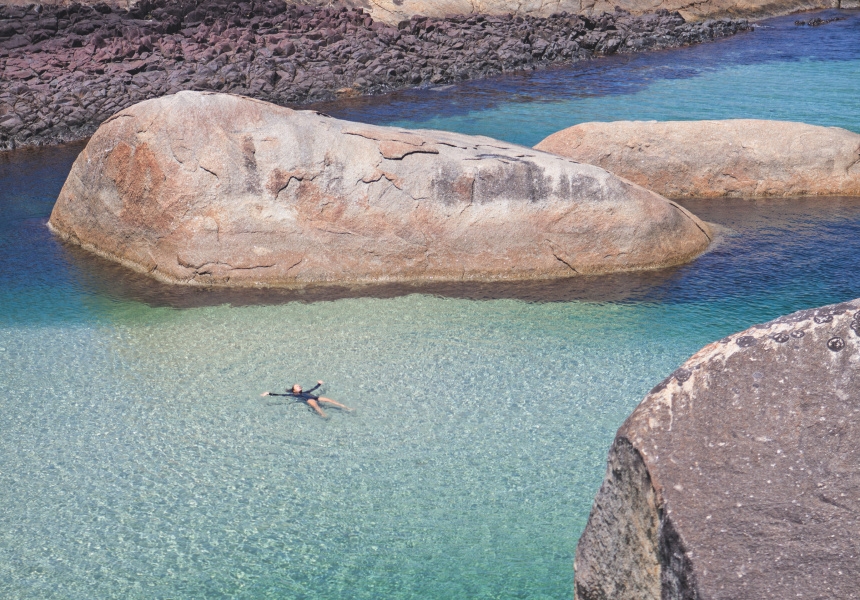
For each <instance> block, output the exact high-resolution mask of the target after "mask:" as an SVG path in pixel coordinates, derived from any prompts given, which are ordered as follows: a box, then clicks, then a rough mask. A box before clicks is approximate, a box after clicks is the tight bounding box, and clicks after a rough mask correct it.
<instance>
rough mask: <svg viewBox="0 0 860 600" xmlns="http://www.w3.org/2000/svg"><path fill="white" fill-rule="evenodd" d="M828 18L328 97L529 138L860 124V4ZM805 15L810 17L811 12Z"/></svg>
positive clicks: (367, 117) (338, 108)
mask: <svg viewBox="0 0 860 600" xmlns="http://www.w3.org/2000/svg"><path fill="white" fill-rule="evenodd" d="M816 14H819V15H821V16H841V17H846V19H845V20H844V21H838V22H835V23H831V24H829V25H827V26H824V27H797V26H795V25H794V21H795V20H796V19H797V18H798V16H789V17H782V18H778V19H771V20H769V21H765V22H763V23H761V25H760V26H759V27H758V28H757V29H756V30H755V32H752V33H744V34H740V35H738V36H735V37H732V38H728V39H725V40H720V41H718V42H715V43H711V44H703V45H700V46H695V47H691V48H686V49H683V50H672V51H661V52H653V53H647V54H634V55H627V56H613V57H609V58H607V59H603V60H597V61H589V62H583V63H578V64H575V65H573V66H569V67H566V68H562V69H552V70H549V71H538V72H534V73H527V74H522V75H518V76H512V77H507V78H499V79H491V80H485V81H476V82H469V83H466V84H463V85H459V86H450V87H447V88H442V89H437V90H412V91H406V92H401V93H398V94H395V95H393V96H392V97H386V98H384V99H382V100H377V99H374V98H362V99H357V100H355V101H352V102H350V103H348V104H340V105H333V106H328V105H323V106H321V108H322V109H323V110H324V111H325V112H328V113H330V114H332V115H333V116H336V117H340V118H344V119H351V120H358V121H369V122H374V123H381V124H388V125H399V126H403V127H424V128H430V129H446V130H455V131H462V132H464V133H471V134H480V135H489V136H491V137H495V138H498V139H503V140H507V141H510V142H515V143H518V144H525V145H528V146H532V145H534V144H536V143H538V142H539V141H540V140H542V139H543V138H544V137H546V136H548V135H550V134H551V133H554V132H556V131H558V130H560V129H563V128H565V127H569V126H571V125H575V124H577V123H582V122H586V121H617V120H624V119H632V120H650V119H655V120H660V121H666V120H693V119H738V118H746V119H776V120H784V121H801V122H804V123H811V124H815V125H827V126H836V127H844V128H846V129H849V130H851V131H857V132H860V121H858V118H857V115H858V114H860V11H823V12H821V13H816ZM803 18H809V16H808V15H803Z"/></svg>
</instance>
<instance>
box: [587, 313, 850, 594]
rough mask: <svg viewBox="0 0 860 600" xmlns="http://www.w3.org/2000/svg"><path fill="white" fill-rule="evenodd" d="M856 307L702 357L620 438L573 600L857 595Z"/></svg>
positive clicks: (763, 332) (783, 322) (733, 342)
mask: <svg viewBox="0 0 860 600" xmlns="http://www.w3.org/2000/svg"><path fill="white" fill-rule="evenodd" d="M858 390H860V300H855V301H853V302H849V303H844V304H837V305H833V306H827V307H824V308H819V309H815V310H807V311H802V312H799V313H795V314H793V315H789V316H787V317H782V318H780V319H777V320H775V321H771V322H770V323H767V324H764V325H758V326H755V327H753V328H751V329H749V330H747V331H744V332H742V333H739V334H737V335H733V336H731V337H728V338H726V339H723V340H721V341H719V342H715V343H713V344H711V345H709V346H706V347H705V348H703V349H702V350H701V351H699V352H698V353H697V354H696V355H695V356H693V357H692V358H691V359H690V360H689V361H687V362H686V363H685V364H684V365H683V366H682V367H681V368H679V369H678V370H677V371H675V373H674V374H673V375H672V376H670V377H669V378H668V379H666V380H665V381H664V382H663V383H661V384H660V385H659V386H657V387H656V388H654V389H653V390H652V391H651V393H650V394H649V395H648V396H647V397H646V398H645V400H643V401H642V403H641V404H640V405H639V407H638V408H637V409H636V410H635V411H634V412H633V414H632V415H631V416H630V417H629V418H628V419H627V421H626V422H625V423H624V425H622V427H621V428H620V429H619V430H618V434H617V436H616V438H615V442H614V444H613V446H612V449H611V450H610V454H609V467H608V469H607V472H606V478H605V479H604V481H603V485H602V487H601V488H600V491H599V492H598V494H597V497H596V499H595V501H594V506H593V508H592V511H591V516H590V517H589V521H588V524H587V526H586V528H585V532H584V533H583V535H582V537H581V538H580V541H579V545H578V547H577V551H576V584H575V586H576V597H577V598H578V600H598V599H600V600H604V599H613V600H626V599H629V600H649V599H653V600H656V599H662V600H675V599H685V600H688V599H689V600H694V599H701V600H705V599H708V600H710V599H717V598H722V599H726V600H728V599H731V600H745V599H749V600H761V599H765V598H775V599H776V598H779V599H785V598H858V597H860V570H858V568H857V565H858V564H860V519H858V515H860V444H858V440H860V391H858Z"/></svg>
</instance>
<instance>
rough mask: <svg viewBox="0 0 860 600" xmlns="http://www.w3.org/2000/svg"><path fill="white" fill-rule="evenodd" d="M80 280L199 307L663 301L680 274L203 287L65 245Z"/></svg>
mask: <svg viewBox="0 0 860 600" xmlns="http://www.w3.org/2000/svg"><path fill="white" fill-rule="evenodd" d="M61 247H62V251H63V253H64V255H65V258H66V260H67V261H68V263H69V269H70V271H73V273H74V275H73V277H74V279H75V280H76V281H77V282H78V284H79V285H80V286H81V287H82V288H84V289H86V290H87V291H89V292H90V293H93V294H98V295H101V296H105V297H108V298H112V299H114V300H119V301H135V302H142V303H145V304H147V305H149V306H152V307H169V308H180V309H181V308H198V307H205V306H220V305H223V304H229V305H231V306H254V305H273V304H284V303H287V302H324V301H333V300H341V299H345V298H397V297H400V296H407V295H409V294H425V295H432V296H441V297H446V298H459V299H466V300H499V299H513V300H521V301H524V302H570V301H574V300H579V301H593V302H625V301H641V300H645V299H648V300H659V296H660V293H659V290H661V289H670V288H671V287H672V286H671V285H668V284H669V283H670V282H671V280H672V279H673V278H675V277H677V275H678V271H679V269H682V268H683V267H673V268H668V269H660V270H656V271H636V272H630V273H614V274H610V275H599V276H581V277H570V278H564V279H543V280H531V281H444V282H442V281H440V282H417V283H400V282H397V283H372V284H356V285H338V284H318V285H310V286H307V287H304V288H301V289H287V288H225V287H197V286H184V285H172V284H167V283H162V282H160V281H157V280H155V279H152V278H151V277H148V276H146V275H143V274H142V273H137V272H135V271H132V270H130V269H128V268H127V267H124V266H122V265H120V264H118V263H115V262H112V261H109V260H107V259H104V258H102V257H100V256H96V255H93V254H91V253H90V252H88V251H86V250H83V249H82V248H80V247H78V246H74V245H71V244H65V243H63V244H61Z"/></svg>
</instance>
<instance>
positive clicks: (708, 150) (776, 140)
mask: <svg viewBox="0 0 860 600" xmlns="http://www.w3.org/2000/svg"><path fill="white" fill-rule="evenodd" d="M535 148H536V149H538V150H543V151H544V152H552V153H554V154H558V155H560V156H566V157H568V158H572V159H574V160H577V161H580V162H584V163H588V164H590V165H597V166H600V167H603V168H604V169H606V170H607V171H609V172H611V173H615V174H616V175H618V176H620V177H624V178H626V179H629V180H630V181H633V182H635V183H638V184H639V185H641V186H644V187H646V188H648V189H649V190H654V191H655V192H657V193H658V194H663V195H664V196H668V197H670V198H680V197H698V198H711V197H719V196H735V197H755V196H819V195H821V196H858V195H860V135H858V134H856V133H852V132H850V131H846V130H845V129H840V128H838V127H818V126H815V125H806V124H804V123H789V122H785V121H759V120H752V119H736V120H727V121H666V122H657V121H616V122H612V123H582V124H581V125H576V126H574V127H570V128H568V129H564V130H562V131H559V132H557V133H554V134H552V135H551V136H549V137H547V138H546V139H544V140H543V141H541V142H540V143H539V144H538V145H537V146H535Z"/></svg>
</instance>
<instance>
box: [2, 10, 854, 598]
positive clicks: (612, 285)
mask: <svg viewBox="0 0 860 600" xmlns="http://www.w3.org/2000/svg"><path fill="white" fill-rule="evenodd" d="M852 19H854V20H852V21H847V22H840V23H835V24H832V25H828V26H826V27H822V28H819V29H814V30H813V29H808V30H803V31H798V30H797V29H794V28H792V27H787V26H786V27H782V29H779V27H777V26H774V27H773V29H772V30H760V31H758V32H756V33H754V34H752V35H749V36H744V37H742V38H736V39H735V40H729V41H727V42H720V43H719V44H712V45H709V46H708V48H709V50H708V51H707V55H708V56H707V60H705V59H703V58H702V53H704V52H705V51H704V50H702V48H705V47H699V48H691V49H686V50H680V51H676V52H666V53H659V55H649V57H650V58H649V59H648V60H649V61H652V62H648V63H647V64H648V65H650V67H649V68H648V69H645V71H647V73H648V76H647V77H644V76H643V77H642V78H640V79H639V80H634V79H633V78H631V76H630V70H629V69H631V68H632V67H631V65H633V66H636V65H637V64H638V63H637V61H640V60H645V59H644V58H641V57H632V58H623V60H621V59H619V60H618V61H615V62H610V61H606V64H603V63H600V64H598V63H597V62H596V63H594V64H593V65H591V66H590V67H589V68H598V69H603V73H602V75H601V76H600V77H595V78H592V79H588V77H585V76H581V75H576V74H578V73H580V72H581V69H584V68H585V67H583V66H581V65H579V66H574V67H570V68H568V69H567V70H565V69H558V70H554V71H551V72H543V73H539V74H532V75H530V76H522V77H513V78H510V79H506V80H498V81H496V82H489V83H486V86H488V87H487V88H481V89H491V90H498V88H499V86H502V87H503V88H504V89H505V91H504V93H502V92H498V91H495V92H493V94H495V96H493V94H490V93H489V92H487V93H486V94H485V96H486V97H489V96H493V97H494V100H493V101H492V102H488V103H482V102H481V101H480V99H481V98H482V97H483V96H481V94H478V93H477V92H476V91H475V90H476V89H478V87H476V86H478V83H474V84H469V86H471V87H469V86H466V87H463V88H456V89H449V90H443V91H435V92H430V91H424V92H413V94H414V96H410V98H411V99H412V100H411V101H410V102H411V103H412V104H411V106H413V107H414V111H416V112H415V113H414V114H420V115H421V118H420V119H419V118H415V117H414V116H413V117H410V119H409V120H408V122H409V123H420V124H421V125H422V126H428V124H430V123H432V124H434V125H436V124H443V125H444V126H445V127H450V128H459V129H461V130H462V129H468V130H470V131H475V132H481V133H489V134H492V135H496V136H498V137H508V138H509V139H511V138H516V136H531V137H530V138H529V139H533V138H535V137H538V139H539V137H542V136H543V133H542V132H543V131H544V129H545V128H547V127H550V126H553V125H552V123H553V121H555V122H556V124H557V125H558V126H563V125H564V124H566V120H568V119H574V118H575V115H592V114H595V111H599V112H600V114H605V115H606V118H616V116H617V117H618V118H620V117H624V118H629V117H636V118H646V117H655V118H668V117H672V116H673V115H679V114H690V115H699V114H700V113H698V112H696V111H711V113H708V114H707V115H704V114H703V115H702V116H713V115H716V114H720V115H722V116H751V115H749V114H747V113H746V112H744V111H743V110H741V109H739V108H737V107H739V106H750V104H749V103H747V104H744V101H743V96H744V94H743V93H740V92H739V90H744V89H749V88H750V87H755V88H757V89H758V90H759V91H758V93H759V94H760V96H759V97H765V96H767V95H768V94H777V93H778V92H779V90H778V89H776V88H775V86H776V84H775V83H773V82H778V81H782V80H783V79H784V78H785V73H792V74H793V79H792V81H791V83H792V85H791V86H783V88H780V89H786V90H790V89H791V88H795V89H801V90H805V93H804V94H794V95H792V94H787V95H785V97H784V99H783V100H781V101H780V102H779V103H776V104H775V106H777V107H778V110H779V111H780V113H779V114H786V115H801V116H802V119H804V120H813V119H806V116H803V115H809V114H813V113H812V112H810V111H814V112H815V114H817V115H819V117H820V118H819V120H818V121H817V122H834V123H835V122H839V120H840V119H841V120H846V121H850V120H851V119H852V118H854V119H856V115H857V114H858V112H857V111H856V110H854V112H853V113H850V112H847V109H846V107H848V106H855V108H856V102H857V91H858V90H857V87H856V86H857V85H858V80H857V79H856V78H855V79H854V80H853V86H854V87H851V85H852V79H851V77H850V72H849V73H848V74H846V71H845V69H849V70H850V69H851V68H854V69H855V71H854V72H855V73H856V62H855V61H856V54H857V53H858V51H860V50H858V48H857V43H858V42H857V40H858V39H860V38H857V37H856V33H857V29H856V26H857V20H856V17H852ZM777 25H778V24H777ZM780 27H781V26H780ZM852 28H853V29H852ZM763 31H764V32H766V31H774V32H780V31H781V32H782V33H781V34H780V35H776V33H774V34H773V35H771V36H770V37H768V38H767V39H766V40H764V41H762V37H756V36H759V34H760V33H762V32H763ZM839 32H842V33H841V34H840V33H839ZM799 35H803V36H807V37H805V38H803V39H805V40H807V42H808V43H807V45H806V46H805V47H806V48H807V49H815V52H813V51H812V50H809V53H808V54H809V56H807V57H806V58H804V57H803V56H800V57H799V56H798V54H799V53H800V52H801V50H802V45H801V44H799V43H798V41H797V38H796V37H795V36H799ZM838 35H843V37H842V38H841V42H840V41H839V40H838V39H836V40H832V39H831V38H832V37H833V36H837V37H838ZM814 36H820V37H821V38H822V40H820V43H817V44H816V43H813V42H814V41H815V38H814ZM828 40H829V41H828ZM765 42H766V44H765ZM780 44H781V46H780ZM750 45H753V46H755V45H757V46H758V50H756V52H752V51H751V50H749V48H748V47H747V46H750ZM840 45H841V48H842V49H843V50H842V51H843V53H844V54H845V55H846V56H847V59H846V60H842V59H840V58H834V57H831V58H829V59H827V58H826V57H822V56H821V53H822V52H824V50H822V48H825V49H826V47H829V46H832V47H834V48H836V47H839V46H840ZM721 48H722V49H724V51H725V53H726V55H725V56H723V57H722V58H721V55H720V51H721V50H720V49H721ZM780 48H782V50H780ZM852 52H853V53H854V54H853V55H852V54H851V53H852ZM816 53H817V54H816ZM751 54H755V55H756V56H759V57H767V60H764V59H762V60H758V61H746V63H744V64H739V63H738V62H737V61H735V62H733V59H732V57H737V56H741V57H744V56H749V55H751ZM783 54H784V55H785V59H784V60H781V59H780V58H779V56H781V55H783ZM852 56H854V58H852ZM658 58H659V61H658ZM654 61H657V62H654ZM658 62H659V63H660V64H662V65H663V66H662V67H660V68H657V67H658V65H657V63H658ZM813 62H814V63H815V64H816V65H817V67H816V68H814V69H813V68H809V69H805V68H798V67H803V65H806V64H807V63H813ZM673 65H674V66H673ZM702 65H706V66H707V68H705V66H702ZM721 65H722V66H721ZM851 65H854V66H853V67H852V66H851ZM753 68H755V69H757V70H758V71H756V73H757V75H756V77H757V79H756V81H755V82H753V84H750V83H749V82H747V83H746V84H744V85H746V86H747V87H746V88H743V87H741V88H738V87H737V86H740V85H742V84H743V82H744V76H743V74H742V73H743V72H747V73H749V72H751V71H743V69H753ZM643 69H644V67H643ZM640 70H641V69H640ZM678 72H683V73H684V76H683V77H681V76H676V75H677V73H678ZM659 73H673V75H672V76H671V77H662V78H661V77H659V76H658V75H659ZM575 75H576V76H575ZM535 77H536V78H538V79H539V80H540V81H541V82H543V84H542V85H544V86H545V88H546V89H550V88H552V89H556V90H561V89H565V90H571V89H575V88H576V85H575V81H574V80H576V78H577V77H580V79H583V78H584V79H585V80H586V84H585V85H584V87H585V88H588V86H589V85H592V87H593V85H596V82H597V81H598V80H601V79H602V80H603V81H604V82H605V83H606V89H604V90H603V91H602V92H601V93H597V92H596V91H594V89H592V88H589V89H590V91H589V90H588V89H586V92H588V93H585V92H583V93H582V94H580V95H579V96H576V97H574V96H573V95H572V94H568V95H569V96H570V97H565V98H563V99H562V98H559V97H558V95H556V96H553V95H552V94H550V93H547V94H545V96H544V99H543V100H541V99H537V100H535V99H534V95H535V94H536V93H537V92H536V91H535V90H536V89H538V87H537V84H536V83H535V82H534V79H533V78H535ZM553 78H555V83H554V84H553V81H554V80H553ZM816 81H822V82H828V81H829V82H831V83H832V86H825V87H826V89H816V88H815V87H814V85H813V83H811V82H816ZM589 82H590V83H589ZM720 82H722V87H721V85H720ZM767 82H771V83H767ZM840 82H841V83H840ZM482 85H483V84H482ZM822 85H823V84H822ZM494 86H495V87H494ZM697 86H698V87H697ZM681 89H683V90H687V91H685V92H684V93H681V92H680V91H678V90H681ZM768 89H770V92H768ZM661 90H662V91H661ZM666 90H675V92H674V95H673V96H672V98H674V100H672V99H671V98H670V99H668V100H665V99H664V100H663V101H662V106H663V108H662V109H659V110H658V107H659V106H661V104H660V102H661V100H660V98H661V97H663V98H665V94H666V93H667V92H666ZM839 90H841V91H839ZM469 97H470V98H472V99H473V101H472V104H471V105H469V106H465V105H466V104H468V102H466V100H465V99H464V98H469ZM403 98H404V96H403V95H398V96H395V97H392V98H388V99H386V100H384V101H381V100H378V99H377V100H374V101H373V102H371V103H365V104H360V105H355V104H353V105H350V106H341V107H340V108H339V109H338V110H342V111H344V112H350V111H351V114H352V115H353V116H354V118H363V119H366V120H374V121H378V122H385V121H386V118H385V115H386V114H387V113H386V111H393V110H399V109H397V105H398V103H405V102H406V101H405V100H403ZM446 98H447V99H448V100H447V101H446V100H445V99H446ZM458 98H459V100H458ZM528 98H532V99H531V100H529V99H528ZM649 98H650V100H648V101H647V102H646V100H647V99H649ZM696 98H699V100H696ZM822 98H825V99H826V101H822ZM510 99H513V100H515V101H509V100H510ZM704 99H707V100H704ZM385 102H388V103H389V104H388V105H386V104H385ZM422 102H423V104H422ZM457 102H460V103H461V104H459V105H458V104H457ZM852 103H854V104H852ZM752 104H753V105H756V104H761V102H758V103H755V102H753V103H752ZM386 106H387V107H386ZM548 107H549V108H551V109H552V111H555V112H553V113H547V110H548ZM661 110H662V111H663V112H660V111H661ZM734 110H737V111H739V112H738V113H733V112H732V111H734ZM744 110H746V109H744ZM362 111H363V112H362ZM434 111H435V112H434ZM518 111H519V112H518ZM589 111H590V112H589ZM721 111H722V112H721ZM804 111H806V112H804ZM332 112H334V111H332ZM517 114H519V115H520V116H519V117H515V116H513V115H517ZM547 114H554V115H556V117H555V118H550V117H549V116H547ZM797 118H798V119H801V117H797ZM530 119H531V120H530ZM828 119H829V120H830V121H828ZM562 121H565V123H562ZM845 126H846V127H849V128H851V129H855V130H857V129H858V123H857V121H856V120H854V121H853V122H846V123H845ZM553 127H554V128H557V127H556V126H553ZM499 132H501V133H505V134H506V135H500V133H499ZM516 139H520V138H516ZM78 150H79V147H75V146H73V147H69V148H59V149H49V150H44V151H28V152H17V153H14V154H6V155H0V307H2V310H0V431H2V436H0V504H2V506H3V510H2V511H0V591H2V595H3V596H4V597H8V598H199V597H207V598H210V597H211V598H219V597H224V598H233V597H237V598H261V597H273V598H569V597H571V596H572V580H573V572H572V560H573V552H574V549H575V544H576V540H577V538H578V536H579V533H580V531H581V529H582V527H583V526H584V523H585V520H586V518H587V516H588V510H589V508H590V505H591V499H592V498H593V495H594V493H595V491H596V490H597V487H598V485H599V483H600V480H601V478H602V475H603V469H604V464H605V456H606V450H607V448H608V446H609V444H610V442H611V440H612V436H613V434H614V432H615V430H616V428H617V427H618V425H620V423H621V422H622V421H623V419H624V418H625V417H626V415H627V414H629V412H630V411H631V410H632V408H633V407H635V405H636V404H637V403H638V401H639V400H640V399H641V398H642V396H643V395H644V394H645V393H647V391H648V390H649V389H650V388H651V387H652V386H653V385H655V384H656V383H657V382H659V381H660V380H661V379H662V378H663V377H665V376H666V375H667V374H668V373H670V372H671V371H672V370H673V369H674V368H675V367H676V366H677V365H678V364H680V363H681V362H683V360H685V359H686V358H687V357H688V356H689V355H690V354H692V353H693V352H695V351H696V350H698V349H699V348H700V347H701V346H703V345H705V344H706V343H708V342H710V341H712V340H714V339H718V338H720V337H722V336H724V335H727V334H730V333H732V332H734V331H738V330H740V329H744V328H746V327H748V326H749V325H751V324H753V323H756V322H761V321H764V320H768V319H770V318H773V317H775V316H777V315H780V314H784V313H786V312H790V311H793V310H797V309H800V308H805V307H810V306H816V305H821V304H826V303H830V302H836V301H840V300H846V299H849V298H855V297H860V278H858V277H857V276H856V269H857V264H858V262H860V199H851V198H843V199H835V198H826V199H796V200H779V201H759V202H751V201H744V200H730V201H718V202H689V203H688V204H689V207H690V208H691V209H692V210H693V211H694V212H696V213H697V214H699V215H700V216H702V217H704V218H706V219H707V220H710V221H712V222H716V223H719V224H721V225H722V226H723V229H722V231H723V234H722V237H721V239H720V242H719V243H718V244H717V245H716V246H715V248H714V249H713V250H712V251H711V252H709V253H708V254H706V255H705V256H703V257H701V258H700V259H698V260H697V261H695V262H694V263H692V264H690V265H686V266H684V267H680V268H676V269H671V270H666V271H661V272H655V273H645V274H633V275H622V276H614V277H606V278H594V279H587V280H583V279H579V280H569V281H563V282H556V283H552V284H548V283H540V284H525V285H521V286H516V285H514V286H512V285H504V286H449V287H448V288H444V289H419V290H414V289H413V290H410V289H408V288H380V289H377V290H376V291H375V292H373V290H371V292H372V293H371V294H370V295H368V294H365V295H364V296H363V297H362V296H361V295H356V294H355V293H354V292H351V291H338V292H335V293H331V292H326V291H315V292H312V293H308V294H305V295H295V294H292V295H290V294H278V293H262V292H261V293H231V292H207V291H201V290H183V289H178V290H177V289H171V288H167V287H165V286H161V285H159V284H157V283H155V282H151V281H148V280H146V279H142V278H139V277H137V276H136V275H133V274H128V273H126V272H125V271H124V270H122V269H119V268H116V267H113V266H111V265H108V264H105V263H103V262H101V261H99V260H98V259H93V258H90V257H87V256H85V255H82V254H81V253H79V252H76V251H74V249H68V248H64V247H62V246H60V245H58V244H57V243H56V242H55V241H54V240H53V238H52V237H51V236H50V234H49V233H48V231H47V229H46V227H45V221H46V218H47V216H48V214H49V213H50V209H51V207H52V205H53V201H54V199H55V197H56V194H57V192H58V190H59V187H60V186H61V185H62V181H63V180H64V178H65V175H66V173H67V172H68V169H69V166H70V164H71V161H72V160H73V159H74V156H75V154H76V152H77V151H78ZM417 292H421V293H417ZM374 294H375V296H376V297H374ZM441 294H444V295H441ZM475 298H481V299H480V300H476V299H475ZM317 379H324V380H326V381H327V382H329V383H327V384H326V387H325V388H324V393H325V394H326V395H328V396H330V397H332V398H335V399H339V400H341V401H343V402H344V403H346V404H348V405H350V406H353V407H355V409H356V411H355V412H354V413H342V412H338V411H336V410H332V411H330V412H331V419H330V420H328V421H323V420H321V419H319V418H317V417H316V416H315V415H313V414H312V413H310V412H309V411H308V410H307V408H306V407H304V406H302V405H299V404H292V403H284V402H278V401H276V399H274V398H261V397H260V396H259V393H260V392H262V391H264V390H273V391H274V390H280V389H282V388H283V387H284V386H285V385H287V384H288V383H292V382H293V381H299V382H301V383H303V384H306V385H308V384H311V383H312V382H314V381H316V380H317Z"/></svg>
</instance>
